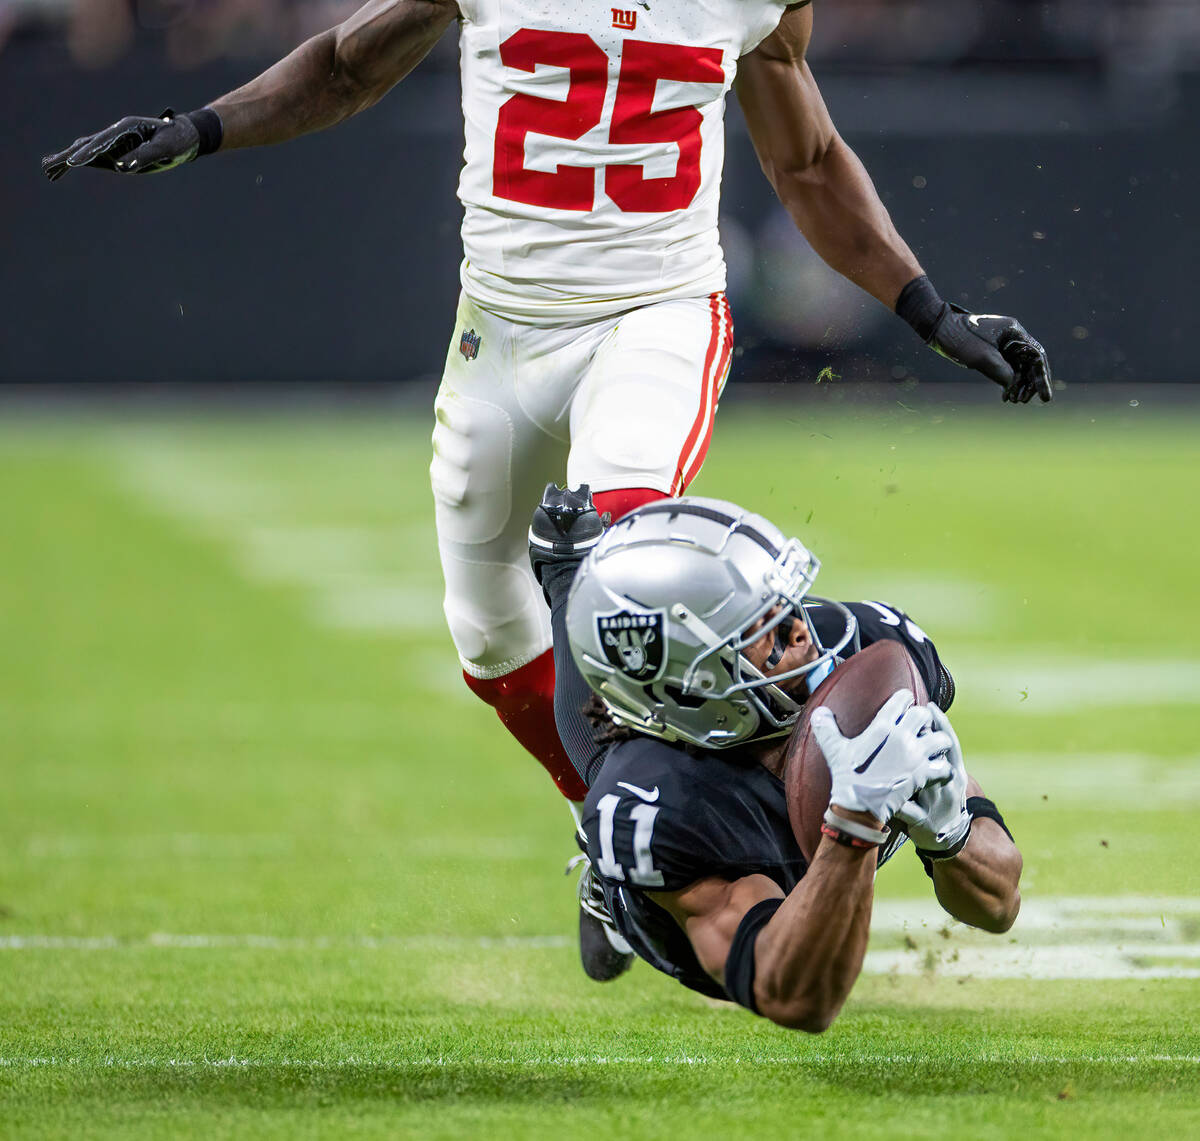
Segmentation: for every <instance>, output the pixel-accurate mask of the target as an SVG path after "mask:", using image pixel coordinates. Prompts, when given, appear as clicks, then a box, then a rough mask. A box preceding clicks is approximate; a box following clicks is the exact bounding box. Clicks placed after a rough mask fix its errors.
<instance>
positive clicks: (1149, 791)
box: [967, 749, 1200, 812]
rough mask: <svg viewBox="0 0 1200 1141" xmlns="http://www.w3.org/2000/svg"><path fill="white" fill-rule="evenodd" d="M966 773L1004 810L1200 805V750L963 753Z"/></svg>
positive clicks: (1181, 806)
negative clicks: (1178, 753) (1166, 753)
mask: <svg viewBox="0 0 1200 1141" xmlns="http://www.w3.org/2000/svg"><path fill="white" fill-rule="evenodd" d="M967 765H968V768H969V769H970V770H971V774H972V775H973V776H975V777H976V778H978V780H979V782H980V784H982V785H983V787H984V788H985V789H986V790H987V794H988V795H989V796H990V797H991V798H992V799H993V800H995V801H996V802H997V803H998V804H1000V805H1001V806H1002V807H1003V809H1004V810H1005V811H1006V812H1007V811H1008V810H1009V808H1010V806H1011V807H1016V806H1020V807H1021V808H1023V809H1029V808H1041V809H1046V810H1048V811H1051V812H1062V811H1063V810H1064V809H1069V808H1081V807H1090V806H1095V807H1104V808H1117V807H1124V808H1129V807H1135V808H1142V809H1146V808H1154V809H1159V808H1161V807H1162V806H1163V805H1164V804H1168V805H1172V806H1177V807H1179V808H1188V807H1194V806H1197V805H1200V756H1176V757H1156V756H1149V755H1144V754H1138V753H986V752H978V751H976V750H974V749H971V750H970V751H969V752H968V754H967Z"/></svg>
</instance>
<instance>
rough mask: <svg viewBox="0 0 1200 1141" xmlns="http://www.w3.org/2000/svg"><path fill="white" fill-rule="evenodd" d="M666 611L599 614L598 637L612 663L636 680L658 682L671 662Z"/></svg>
mask: <svg viewBox="0 0 1200 1141" xmlns="http://www.w3.org/2000/svg"><path fill="white" fill-rule="evenodd" d="M665 618H666V612H665V611H662V610H651V611H649V612H647V611H644V610H643V611H636V610H618V611H616V612H615V613H613V614H597V615H596V636H597V638H598V639H599V641H600V646H601V648H602V649H603V650H604V656H605V657H606V658H607V659H608V661H609V664H610V665H612V666H614V667H615V668H616V669H618V670H620V671H621V672H622V673H623V674H625V676H626V677H628V678H631V679H632V680H633V681H640V682H647V681H654V680H655V678H657V677H658V676H659V674H661V673H662V671H663V667H664V666H665V665H666V661H667V639H666V630H665V626H666V623H665V622H664V619H665Z"/></svg>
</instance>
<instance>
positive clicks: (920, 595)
mask: <svg viewBox="0 0 1200 1141" xmlns="http://www.w3.org/2000/svg"><path fill="white" fill-rule="evenodd" d="M826 574H828V577H829V581H828V582H826V581H825V575H826ZM817 581H818V585H817V588H816V590H817V593H818V594H821V595H825V596H827V597H831V598H838V599H849V600H850V601H852V602H854V601H859V600H861V599H867V598H870V599H874V600H875V601H876V602H882V603H884V604H885V605H888V606H892V605H895V606H898V607H900V609H901V610H903V611H904V612H905V613H906V614H908V615H909V616H910V617H911V618H912V620H913V621H914V622H915V623H916V624H917V625H918V626H922V625H924V624H925V623H928V625H927V626H925V628H926V629H927V630H929V631H930V635H931V637H933V639H934V641H935V642H939V643H945V644H947V645H950V644H952V643H953V639H952V638H949V637H948V636H947V634H948V633H950V632H953V633H955V634H962V633H971V632H974V631H977V630H993V629H995V627H996V625H997V614H998V610H997V606H996V602H995V592H994V591H993V589H992V588H991V587H990V586H989V585H988V584H987V583H983V582H972V581H971V580H970V579H962V578H938V577H934V576H926V575H905V574H893V573H891V572H890V571H882V572H881V573H880V574H877V575H871V576H870V577H869V578H860V577H858V576H851V575H842V574H837V573H836V572H828V571H822V575H821V578H819V579H818V580H817Z"/></svg>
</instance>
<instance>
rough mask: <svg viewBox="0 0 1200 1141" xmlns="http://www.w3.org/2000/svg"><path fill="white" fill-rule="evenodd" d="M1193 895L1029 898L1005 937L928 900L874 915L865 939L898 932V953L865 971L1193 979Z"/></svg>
mask: <svg viewBox="0 0 1200 1141" xmlns="http://www.w3.org/2000/svg"><path fill="white" fill-rule="evenodd" d="M1197 929H1200V898H1187V897H1171V896H1162V897H1155V896H1113V897H1109V898H1101V897H1086V896H1078V897H1069V896H1062V897H1057V898H1056V897H1048V898H1041V899H1038V898H1036V897H1035V898H1033V899H1031V900H1028V901H1026V902H1024V903H1023V904H1022V906H1021V914H1020V916H1019V918H1018V920H1017V924H1016V926H1015V927H1014V928H1013V930H1012V932H1011V934H1010V935H1004V936H995V935H988V934H986V933H985V932H982V931H976V930H974V929H972V928H970V927H967V926H965V925H964V924H961V923H958V922H956V921H955V920H953V919H951V918H950V917H949V916H948V915H947V914H946V913H945V912H944V911H942V910H941V908H940V907H938V905H937V904H936V902H934V901H932V900H909V901H891V902H887V903H881V904H880V905H879V906H878V907H876V909H875V913H874V915H873V917H872V923H871V935H872V940H873V942H877V941H878V940H879V937H880V936H882V937H883V938H884V941H889V939H888V937H889V936H890V937H892V938H894V937H896V936H898V935H901V934H903V935H905V936H906V937H907V946H906V947H905V948H904V949H902V950H898V949H893V948H883V949H879V948H877V947H873V948H872V949H871V950H869V951H868V952H867V958H866V961H865V963H864V964H863V970H864V972H866V973H869V974H898V975H937V976H944V977H951V978H963V977H967V976H970V977H973V978H989V979H1193V978H1200V942H1196V941H1195V938H1196V931H1197Z"/></svg>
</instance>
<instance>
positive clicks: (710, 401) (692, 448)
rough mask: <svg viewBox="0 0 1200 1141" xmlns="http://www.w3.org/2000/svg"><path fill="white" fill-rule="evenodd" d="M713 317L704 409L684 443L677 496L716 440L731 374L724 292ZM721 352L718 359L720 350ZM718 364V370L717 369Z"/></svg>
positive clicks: (715, 304)
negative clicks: (717, 421)
mask: <svg viewBox="0 0 1200 1141" xmlns="http://www.w3.org/2000/svg"><path fill="white" fill-rule="evenodd" d="M710 303H711V306H712V314H713V334H712V339H711V340H710V341H709V345H708V354H707V356H706V358H705V361H704V381H703V388H702V389H701V393H700V408H699V410H698V412H697V413H696V420H695V422H694V423H693V424H692V430H691V432H689V433H688V437H687V440H686V441H685V442H684V445H683V451H682V452H681V453H680V455H679V466H678V467H677V469H676V472H675V480H674V482H673V483H672V485H671V493H672V494H673V495H682V494H683V492H684V490H685V488H686V487H687V485H688V484H689V483H691V481H692V480H693V479H695V478H696V474H697V473H698V472H699V471H700V467H701V465H702V464H703V463H704V457H705V456H706V455H707V454H708V445H709V442H710V441H711V439H712V429H713V421H714V419H715V418H716V415H717V401H718V400H719V398H720V393H721V386H722V384H723V383H724V380H725V376H726V374H727V373H728V371H729V357H730V354H731V353H732V351H733V321H732V319H731V317H730V314H729V302H728V301H727V300H726V298H725V294H723V293H714V294H713V295H712V297H711V299H710ZM718 348H719V349H720V350H721V351H720V354H719V357H718V353H717V349H718ZM714 363H715V367H714Z"/></svg>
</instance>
